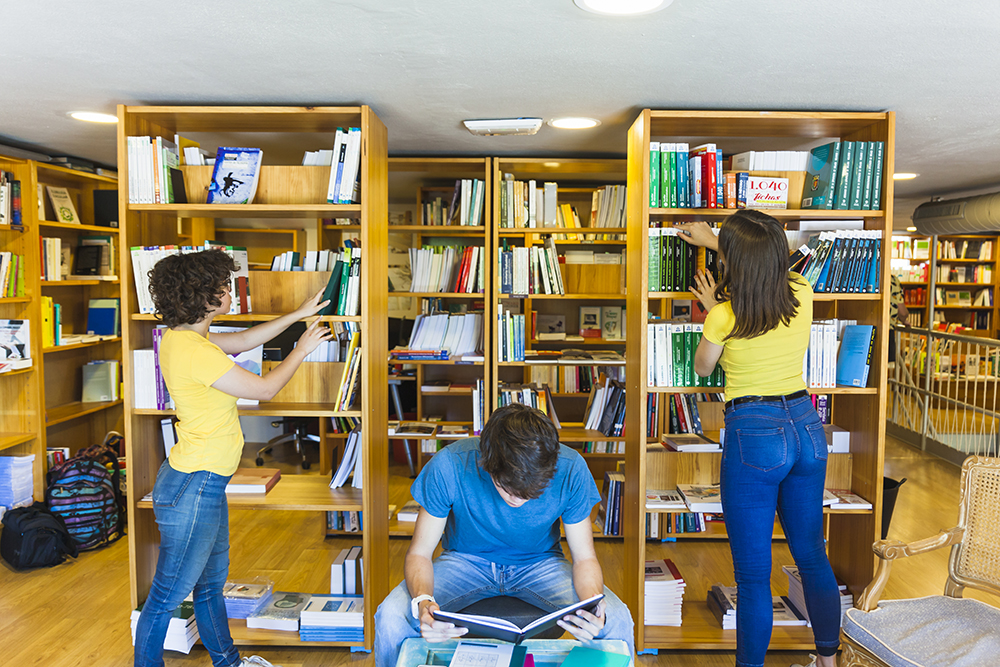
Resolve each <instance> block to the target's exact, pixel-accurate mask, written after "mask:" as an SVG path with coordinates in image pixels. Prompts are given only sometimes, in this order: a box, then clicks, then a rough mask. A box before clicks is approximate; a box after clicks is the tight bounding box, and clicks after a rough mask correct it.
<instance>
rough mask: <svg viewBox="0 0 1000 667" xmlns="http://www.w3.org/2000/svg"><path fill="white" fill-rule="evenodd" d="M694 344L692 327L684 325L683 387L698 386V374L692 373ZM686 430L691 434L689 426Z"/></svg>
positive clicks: (691, 430)
mask: <svg viewBox="0 0 1000 667" xmlns="http://www.w3.org/2000/svg"><path fill="white" fill-rule="evenodd" d="M695 347H696V343H695V340H694V326H693V325H691V324H690V323H688V324H685V325H684V371H685V375H686V376H687V377H686V378H684V380H685V382H684V386H685V387H697V386H698V374H697V373H695V372H694V351H695ZM681 400H684V396H681ZM688 429H689V431H690V432H691V433H694V430H693V429H692V428H691V424H688Z"/></svg>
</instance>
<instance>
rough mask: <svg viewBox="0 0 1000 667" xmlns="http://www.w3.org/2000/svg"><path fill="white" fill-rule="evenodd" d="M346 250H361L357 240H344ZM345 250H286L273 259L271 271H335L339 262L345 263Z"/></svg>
mask: <svg viewBox="0 0 1000 667" xmlns="http://www.w3.org/2000/svg"><path fill="white" fill-rule="evenodd" d="M344 246H345V247H346V248H359V247H360V246H359V245H358V241H357V240H352V239H344ZM343 253H344V248H336V249H334V250H307V251H306V252H305V253H300V252H298V251H297V250H286V251H285V252H283V253H279V254H277V255H275V256H274V257H272V258H271V271H333V269H334V266H335V265H336V263H337V261H338V260H340V261H344V259H345V258H344V256H343Z"/></svg>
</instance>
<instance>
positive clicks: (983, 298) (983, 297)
mask: <svg viewBox="0 0 1000 667" xmlns="http://www.w3.org/2000/svg"><path fill="white" fill-rule="evenodd" d="M934 297H935V299H934V303H935V304H936V305H938V306H966V307H970V308H974V307H981V306H992V305H993V288H992V287H984V288H983V289H981V290H979V291H978V292H976V293H975V294H973V293H972V291H970V290H951V289H944V288H941V287H938V288H936V289H935V290H934Z"/></svg>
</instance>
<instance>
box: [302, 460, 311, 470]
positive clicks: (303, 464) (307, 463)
mask: <svg viewBox="0 0 1000 667" xmlns="http://www.w3.org/2000/svg"><path fill="white" fill-rule="evenodd" d="M309 465H310V463H309V461H303V462H302V469H303V470H309Z"/></svg>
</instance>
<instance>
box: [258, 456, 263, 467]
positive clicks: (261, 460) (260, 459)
mask: <svg viewBox="0 0 1000 667" xmlns="http://www.w3.org/2000/svg"><path fill="white" fill-rule="evenodd" d="M262 465H264V459H263V458H261V457H259V456H258V457H257V467H258V468H259V467H261V466H262Z"/></svg>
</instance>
